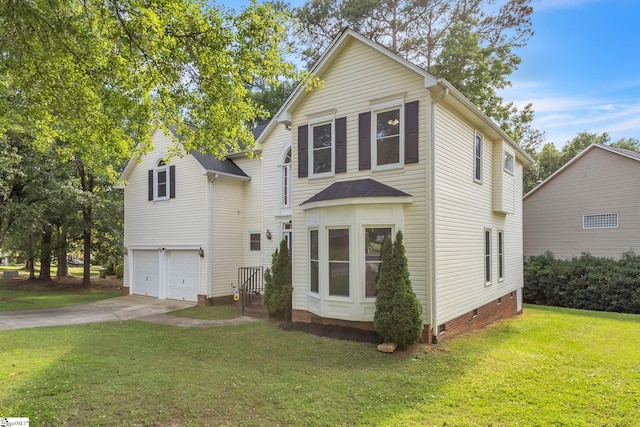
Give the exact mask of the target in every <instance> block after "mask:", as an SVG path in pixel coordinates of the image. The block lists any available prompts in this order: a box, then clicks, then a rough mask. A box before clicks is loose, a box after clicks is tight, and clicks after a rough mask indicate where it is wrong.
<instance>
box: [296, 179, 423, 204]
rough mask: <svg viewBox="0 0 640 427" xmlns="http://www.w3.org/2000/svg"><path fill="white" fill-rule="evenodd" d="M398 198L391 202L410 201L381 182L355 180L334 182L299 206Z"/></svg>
mask: <svg viewBox="0 0 640 427" xmlns="http://www.w3.org/2000/svg"><path fill="white" fill-rule="evenodd" d="M389 197H391V198H398V199H397V200H393V202H394V203H407V202H410V201H411V195H410V194H407V193H405V192H404V191H400V190H398V189H395V188H393V187H390V186H388V185H386V184H382V183H381V182H378V181H375V180H373V179H371V178H365V179H356V180H352V181H340V182H334V183H333V184H331V185H330V186H328V187H327V188H325V189H324V190H322V191H321V192H319V193H317V194H316V195H314V196H313V197H311V198H310V199H307V200H305V201H304V202H302V203H301V204H300V206H302V205H311V204H313V205H318V204H322V205H323V206H327V204H326V203H322V202H331V201H335V200H343V199H349V202H348V203H340V204H359V203H362V202H365V200H364V199H369V198H376V199H381V198H389ZM380 202H381V201H380V200H377V201H373V203H380ZM312 207H316V206H308V207H305V208H312Z"/></svg>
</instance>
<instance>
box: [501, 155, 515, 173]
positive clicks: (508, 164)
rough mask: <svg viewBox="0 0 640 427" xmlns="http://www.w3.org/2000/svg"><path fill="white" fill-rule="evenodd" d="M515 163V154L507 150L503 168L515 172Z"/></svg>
mask: <svg viewBox="0 0 640 427" xmlns="http://www.w3.org/2000/svg"><path fill="white" fill-rule="evenodd" d="M513 165H514V160H513V154H511V153H509V152H507V151H505V152H504V160H503V168H504V170H505V171H507V172H509V173H513Z"/></svg>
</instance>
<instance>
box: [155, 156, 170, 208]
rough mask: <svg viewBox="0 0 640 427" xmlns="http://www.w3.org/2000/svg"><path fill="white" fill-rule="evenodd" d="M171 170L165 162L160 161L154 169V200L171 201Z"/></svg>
mask: <svg viewBox="0 0 640 427" xmlns="http://www.w3.org/2000/svg"><path fill="white" fill-rule="evenodd" d="M169 174H170V168H169V166H167V164H166V163H165V162H164V160H162V159H160V160H158V163H157V164H156V167H155V168H154V169H153V182H154V186H153V200H167V199H169V182H170V177H169Z"/></svg>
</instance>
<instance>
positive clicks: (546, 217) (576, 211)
mask: <svg viewBox="0 0 640 427" xmlns="http://www.w3.org/2000/svg"><path fill="white" fill-rule="evenodd" d="M638 178H640V153H638V152H636V151H631V150H625V149H622V148H615V147H609V146H607V145H601V144H593V145H590V146H589V147H587V148H586V149H585V150H584V151H582V152H581V153H580V154H578V155H577V156H576V157H575V158H574V159H572V160H571V161H570V162H569V163H567V164H566V165H564V166H563V167H562V168H560V169H558V170H557V171H556V172H555V173H554V174H553V175H551V176H550V177H549V178H547V179H546V180H545V181H543V182H542V183H541V184H539V185H538V186H537V187H535V188H534V189H533V190H531V191H530V192H529V193H527V194H525V196H524V200H523V209H524V213H523V226H524V255H525V257H527V256H534V255H540V254H542V253H544V252H546V251H550V252H552V253H553V255H554V256H555V257H556V258H561V259H568V258H571V257H574V256H576V257H579V256H580V255H581V254H582V253H585V252H588V253H590V254H591V255H593V256H596V257H612V258H619V257H620V254H621V253H623V252H626V251H629V250H631V249H632V250H634V251H635V252H636V253H640V193H639V192H638Z"/></svg>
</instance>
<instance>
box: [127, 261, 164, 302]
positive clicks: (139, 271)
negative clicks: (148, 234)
mask: <svg viewBox="0 0 640 427" xmlns="http://www.w3.org/2000/svg"><path fill="white" fill-rule="evenodd" d="M159 273H160V267H159V260H158V251H145V250H135V251H133V293H134V294H136V295H148V296H151V297H158V295H159V289H160V274H159Z"/></svg>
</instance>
